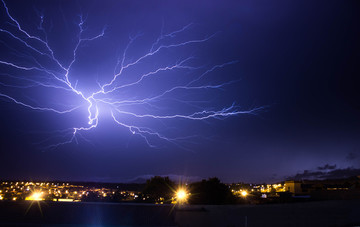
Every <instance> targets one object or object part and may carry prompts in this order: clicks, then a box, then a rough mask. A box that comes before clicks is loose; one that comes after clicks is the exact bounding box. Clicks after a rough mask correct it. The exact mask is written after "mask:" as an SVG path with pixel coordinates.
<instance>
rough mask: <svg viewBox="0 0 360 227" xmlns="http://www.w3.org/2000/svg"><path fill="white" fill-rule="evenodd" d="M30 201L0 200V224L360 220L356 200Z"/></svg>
mask: <svg viewBox="0 0 360 227" xmlns="http://www.w3.org/2000/svg"><path fill="white" fill-rule="evenodd" d="M30 205H31V202H27V201H26V202H0V226H76V227H79V226H184V227H187V226H189V227H193V226H194V227H195V226H196V227H197V226H224V227H235V226H236V227H242V226H248V227H253V226H360V201H359V200H347V201H323V202H307V203H292V204H273V205H254V206H253V205H237V206H182V207H176V208H173V206H171V205H147V204H115V203H114V204H111V203H61V202H40V207H41V211H40V208H39V206H38V203H36V202H34V203H33V204H32V205H31V207H30ZM29 207H30V208H29ZM28 208H29V210H28V211H27V209H28Z"/></svg>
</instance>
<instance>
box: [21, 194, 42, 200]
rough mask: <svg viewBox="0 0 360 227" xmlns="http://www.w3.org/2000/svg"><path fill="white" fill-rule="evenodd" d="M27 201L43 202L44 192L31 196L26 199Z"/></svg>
mask: <svg viewBox="0 0 360 227" xmlns="http://www.w3.org/2000/svg"><path fill="white" fill-rule="evenodd" d="M25 200H32V201H41V200H44V198H43V193H42V192H34V193H33V194H31V196H29V197H26V199H25Z"/></svg>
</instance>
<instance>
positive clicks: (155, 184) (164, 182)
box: [142, 176, 175, 203]
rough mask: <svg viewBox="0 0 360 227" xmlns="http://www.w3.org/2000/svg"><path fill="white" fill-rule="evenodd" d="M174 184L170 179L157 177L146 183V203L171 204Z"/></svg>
mask: <svg viewBox="0 0 360 227" xmlns="http://www.w3.org/2000/svg"><path fill="white" fill-rule="evenodd" d="M174 185H175V184H174V182H172V181H171V180H170V179H169V177H160V176H155V177H152V178H151V179H150V180H147V181H146V186H145V188H144V190H143V193H142V194H143V198H145V201H146V202H164V203H170V202H171V198H172V197H173V194H174V191H173V190H174Z"/></svg>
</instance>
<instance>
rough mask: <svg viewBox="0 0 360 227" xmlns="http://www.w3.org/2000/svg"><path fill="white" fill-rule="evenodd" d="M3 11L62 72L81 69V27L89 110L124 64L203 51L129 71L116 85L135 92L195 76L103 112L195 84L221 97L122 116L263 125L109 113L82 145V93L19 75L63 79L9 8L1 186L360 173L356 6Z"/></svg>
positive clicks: (173, 96) (134, 5) (137, 108)
mask: <svg viewBox="0 0 360 227" xmlns="http://www.w3.org/2000/svg"><path fill="white" fill-rule="evenodd" d="M5 3H6V6H7V7H8V10H9V13H10V15H11V16H12V17H13V19H14V20H16V21H17V22H18V23H19V26H21V29H22V30H23V31H25V32H26V33H27V34H29V35H31V36H33V37H37V38H38V39H40V40H42V41H46V40H47V41H46V42H47V44H48V46H49V47H50V48H51V50H52V51H53V53H54V58H56V59H57V60H58V61H59V62H60V63H61V64H63V65H64V66H65V68H66V67H67V66H69V65H70V64H71V62H72V60H73V56H74V48H76V45H77V42H78V40H79V32H80V30H79V23H81V18H82V19H83V21H84V23H83V24H82V29H83V30H84V31H83V32H82V33H81V36H80V38H81V39H84V41H82V42H81V43H80V45H79V47H78V49H77V51H76V57H75V61H74V63H73V64H72V65H71V68H70V70H69V81H70V83H71V85H72V86H73V87H74V88H75V87H76V89H77V90H78V91H81V92H82V93H83V94H84V96H86V97H88V96H90V95H91V94H92V93H94V92H96V91H97V90H99V86H101V85H104V84H106V83H109V81H111V79H112V78H113V75H114V71H116V70H119V67H117V69H116V68H115V66H116V64H117V62H118V61H120V62H121V60H122V57H123V53H124V51H125V50H127V51H126V58H125V61H124V64H125V65H126V64H129V63H131V62H134V61H136V60H137V59H139V58H140V57H141V56H144V55H146V54H147V53H150V52H151V51H152V50H156V49H157V48H158V47H160V46H161V45H163V46H169V45H174V44H179V43H185V42H188V41H191V40H203V41H201V42H200V41H199V42H198V41H196V42H192V43H189V44H186V45H182V46H176V47H171V48H163V49H160V51H159V52H157V53H156V54H154V55H152V56H149V57H146V58H144V59H143V60H141V61H139V63H137V64H136V65H134V66H131V67H129V68H126V69H125V70H124V72H123V74H122V75H121V76H119V78H117V79H116V82H114V84H116V86H121V85H124V84H129V83H133V82H134V81H137V80H138V79H139V78H140V77H141V75H144V74H146V73H149V72H152V71H154V70H156V69H159V68H162V67H166V66H172V65H174V64H176V63H179V62H181V61H183V60H185V59H188V58H189V59H188V60H185V63H184V65H185V66H186V67H188V68H186V67H184V68H179V69H175V70H164V71H161V72H159V73H157V74H154V75H151V76H149V77H147V78H145V79H144V80H142V81H141V83H139V84H135V85H131V86H128V87H124V88H121V89H119V90H118V91H116V93H115V94H110V95H108V96H105V95H103V96H102V95H100V96H99V99H102V100H111V99H112V98H115V97H116V99H117V100H121V101H124V100H135V99H144V98H150V97H154V96H156V95H159V94H161V93H162V92H164V91H166V90H169V89H171V88H172V87H175V86H184V85H188V84H189V82H191V81H193V82H194V83H192V84H191V85H189V86H193V87H200V86H215V85H223V86H221V87H219V88H199V89H178V90H176V91H172V92H169V94H166V95H165V96H163V97H161V99H159V100H156V101H154V102H149V103H145V104H141V105H138V104H136V105H132V104H131V105H123V106H120V107H119V109H118V110H120V111H125V112H131V113H134V114H137V115H146V114H149V115H156V116H165V115H166V116H170V115H171V116H174V115H177V114H185V115H187V116H189V115H191V114H192V113H194V112H197V113H198V112H201V111H221V110H223V109H224V108H228V107H231V106H232V105H234V106H233V108H232V109H230V110H229V111H228V112H226V113H231V112H232V113H234V111H235V112H236V111H239V110H241V111H249V110H254V111H253V112H250V113H244V114H242V113H237V114H233V115H229V116H216V117H209V118H207V119H204V120H199V119H198V120H194V119H186V118H171V119H154V118H151V117H136V116H133V115H129V114H126V113H119V112H116V111H115V110H114V109H112V108H110V107H109V105H106V104H104V103H101V102H99V103H98V104H99V105H98V106H97V108H98V110H99V115H98V124H97V125H96V127H94V128H92V129H91V130H88V131H87V130H80V131H79V134H77V135H76V136H75V137H72V135H73V134H72V133H73V129H74V127H89V126H90V125H89V124H88V112H87V108H88V103H87V102H86V101H84V100H83V99H82V98H81V97H80V96H79V95H76V94H75V93H74V92H71V91H68V90H67V91H66V90H63V89H59V88H55V87H50V86H49V85H52V86H60V85H61V82H59V81H56V80H55V79H54V77H52V75H51V74H49V73H46V72H45V71H44V70H43V71H41V70H24V69H17V68H16V67H14V65H16V66H21V67H23V68H27V69H28V68H31V67H37V68H42V69H46V70H47V71H48V72H51V73H53V75H56V76H58V77H59V78H63V76H64V74H65V73H64V70H62V69H60V68H59V66H58V65H56V64H55V63H54V61H52V59H51V58H50V57H49V56H50V55H51V54H50V52H49V49H47V47H46V46H45V45H44V43H41V42H40V41H39V40H36V39H35V38H29V37H27V35H26V34H25V33H24V32H21V31H20V30H19V29H18V27H17V25H16V23H15V22H14V21H13V20H12V19H11V18H10V17H9V15H8V14H7V12H6V10H5V9H6V8H5V6H4V4H3V2H1V4H0V29H1V30H0V62H1V64H0V94H2V96H1V95H0V119H1V120H0V134H1V136H0V151H1V153H0V160H1V165H0V178H2V179H41V180H73V181H74V180H80V181H103V182H123V181H132V180H134V179H137V178H138V177H143V176H153V175H164V176H165V175H171V176H173V177H174V178H176V177H177V176H186V177H185V178H186V179H190V180H198V179H202V178H208V177H213V176H216V177H219V178H220V179H221V180H222V181H224V182H238V181H245V182H263V181H266V182H274V181H280V180H284V179H285V178H286V177H290V176H295V175H296V174H297V176H300V177H301V176H312V177H319V178H321V177H323V176H324V175H326V176H332V175H331V174H332V173H334V176H340V177H341V176H342V175H341V174H343V176H347V174H350V175H351V174H357V173H359V171H358V170H359V169H360V102H359V98H360V89H359V88H358V87H359V83H358V78H357V77H358V76H359V75H360V68H359V61H360V48H359V40H360V14H359V10H360V7H359V6H360V4H359V2H358V1H305V2H304V1H231V0H229V1H157V0H156V1H132V0H131V1H130V0H129V1H109V0H106V1H28V0H26V1H5ZM81 15H82V17H81ZM42 16H43V17H42ZM41 18H43V21H41ZM180 30H182V31H180ZM103 31H104V33H102V32H103ZM176 31H179V32H176ZM172 32H175V33H172ZM11 34H12V35H11ZM161 34H162V35H163V36H161ZM166 34H170V35H168V36H166ZM171 34H172V35H171ZM98 35H99V37H97V36H98ZM14 37H17V38H18V39H16V38H14ZM96 37H97V38H96ZM135 37H136V39H135V40H134V41H133V42H132V43H131V45H129V46H128V49H126V48H127V45H128V44H129V40H131V39H133V38H135ZM159 37H162V39H159ZM92 38H94V39H93V40H90V39H92ZM19 39H20V40H22V41H23V42H21V41H20V40H19ZM85 39H88V40H85ZM157 40H159V42H157ZM130 42H131V41H130ZM25 43H26V44H27V45H28V46H26V45H25ZM153 45H154V46H153ZM29 46H30V47H31V48H30V47H29ZM152 46H153V49H151V47H152ZM35 50H37V51H38V52H36V51H35ZM39 52H41V53H43V54H40V53H39ZM44 53H45V54H44ZM4 62H6V63H7V64H6V63H4ZM9 63H11V64H13V65H9ZM222 64H226V65H222ZM220 65H222V66H224V67H220ZM213 67H215V69H214V70H212V71H210V72H208V73H206V74H205V75H204V76H203V77H201V75H202V74H203V73H204V72H206V71H207V70H211V69H212V68H213ZM19 78H20V79H19ZM195 79H196V81H194V80H195ZM197 79H198V80H197ZM39 83H41V84H42V85H46V86H42V85H39ZM75 84H76V86H75ZM35 85H36V86H35ZM65 87H66V86H65ZM5 95H6V96H5ZM8 97H12V98H13V99H14V100H17V101H18V102H21V103H26V104H27V105H31V106H32V107H35V106H36V107H41V108H54V109H57V110H66V109H70V108H74V107H78V108H77V109H76V110H74V111H72V112H70V113H63V114H59V113H55V112H54V111H45V110H33V109H31V108H29V107H26V106H22V105H21V104H19V103H18V104H16V103H15V102H14V101H13V100H11V99H9V98H8ZM111 111H113V112H111ZM114 111H115V112H116V119H117V120H118V121H120V122H121V123H122V124H126V125H127V126H129V125H136V126H137V127H143V128H141V129H144V128H146V129H145V130H148V129H151V130H152V131H151V133H158V134H157V135H161V136H164V137H166V138H165V139H163V138H160V137H159V136H157V135H155V134H151V135H150V134H149V133H145V134H141V132H140V130H141V129H140V128H137V129H135V128H131V127H127V126H124V125H119V124H117V123H116V122H115V121H114V119H113V118H112V116H111V113H114ZM91 113H95V109H91ZM199 115H201V114H198V115H197V116H199ZM201 116H203V115H201ZM132 131H136V132H135V134H132ZM139 132H140V133H139ZM147 132H149V131H147ZM142 135H143V136H142ZM144 135H145V137H146V138H144ZM169 138H171V139H169ZM174 138H176V139H175V140H172V139H174ZM60 143H64V144H60ZM339 173H340V175H336V174H339ZM359 174H360V173H359Z"/></svg>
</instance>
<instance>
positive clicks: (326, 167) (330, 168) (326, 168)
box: [317, 164, 336, 170]
mask: <svg viewBox="0 0 360 227" xmlns="http://www.w3.org/2000/svg"><path fill="white" fill-rule="evenodd" d="M317 169H318V170H332V169H336V165H330V164H326V165H324V166H319V167H318V168H317Z"/></svg>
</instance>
